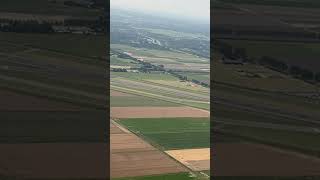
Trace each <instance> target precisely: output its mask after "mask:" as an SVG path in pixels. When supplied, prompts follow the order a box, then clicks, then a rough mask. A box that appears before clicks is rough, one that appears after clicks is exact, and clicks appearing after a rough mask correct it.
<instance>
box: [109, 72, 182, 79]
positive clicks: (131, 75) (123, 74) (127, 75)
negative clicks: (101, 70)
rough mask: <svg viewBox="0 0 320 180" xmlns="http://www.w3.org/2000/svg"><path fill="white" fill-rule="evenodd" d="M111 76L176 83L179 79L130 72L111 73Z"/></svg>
mask: <svg viewBox="0 0 320 180" xmlns="http://www.w3.org/2000/svg"><path fill="white" fill-rule="evenodd" d="M111 75H112V76H119V77H124V78H129V79H133V80H138V81H141V80H143V81H145V80H165V81H178V80H179V79H178V78H176V77H174V76H172V75H170V74H164V73H159V72H151V73H132V72H112V73H111Z"/></svg>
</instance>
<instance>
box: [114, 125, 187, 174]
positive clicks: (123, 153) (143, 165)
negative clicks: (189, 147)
mask: <svg viewBox="0 0 320 180" xmlns="http://www.w3.org/2000/svg"><path fill="white" fill-rule="evenodd" d="M110 128H111V129H110V132H111V134H110V146H111V155H110V156H111V177H112V178H118V177H133V176H146V175H155V174H167V173H177V172H183V171H186V169H185V168H184V167H182V166H181V165H180V164H178V163H177V162H175V161H174V160H172V159H171V158H170V157H168V156H167V155H165V154H164V153H162V152H160V151H158V150H157V149H155V148H154V147H152V146H151V145H150V144H148V143H146V142H145V141H143V140H141V139H140V138H139V137H137V136H136V135H134V134H132V133H130V132H125V131H126V130H125V129H121V128H119V127H117V126H116V125H114V124H111V125H110Z"/></svg>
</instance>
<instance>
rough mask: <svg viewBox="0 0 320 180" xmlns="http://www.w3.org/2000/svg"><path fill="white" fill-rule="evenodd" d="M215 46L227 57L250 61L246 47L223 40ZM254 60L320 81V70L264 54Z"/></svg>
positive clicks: (301, 76)
mask: <svg viewBox="0 0 320 180" xmlns="http://www.w3.org/2000/svg"><path fill="white" fill-rule="evenodd" d="M214 46H215V48H216V49H218V50H219V51H220V52H221V53H222V54H223V55H224V56H225V57H227V58H231V57H232V58H241V59H242V60H244V61H249V59H248V56H247V53H246V50H245V49H244V48H233V47H232V46H231V45H229V44H227V43H225V42H221V41H216V42H215V44H214ZM253 62H257V63H259V64H260V65H262V66H265V67H268V68H270V69H273V70H276V71H279V72H282V73H286V74H290V75H291V76H293V77H295V78H299V79H302V80H306V81H317V82H320V72H317V73H315V72H313V71H311V70H309V69H306V68H302V67H299V66H297V65H292V66H290V65H288V64H287V63H286V62H283V61H281V60H279V59H276V58H273V57H268V56H262V57H261V58H259V59H257V60H255V61H253Z"/></svg>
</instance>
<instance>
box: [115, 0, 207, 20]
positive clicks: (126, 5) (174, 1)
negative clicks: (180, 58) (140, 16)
mask: <svg viewBox="0 0 320 180" xmlns="http://www.w3.org/2000/svg"><path fill="white" fill-rule="evenodd" d="M110 5H111V8H118V9H123V10H133V11H138V12H143V13H152V14H157V15H161V16H166V17H168V16H172V17H173V18H178V19H185V20H198V21H201V22H206V23H209V22H210V0H196V1H194V0H110Z"/></svg>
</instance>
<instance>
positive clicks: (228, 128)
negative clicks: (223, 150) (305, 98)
mask: <svg viewBox="0 0 320 180" xmlns="http://www.w3.org/2000/svg"><path fill="white" fill-rule="evenodd" d="M223 129H224V131H225V132H228V133H231V134H233V135H238V136H240V137H243V138H245V139H246V138H248V140H249V141H257V142H260V143H265V144H271V145H275V146H280V147H284V148H288V149H292V150H298V151H302V152H305V153H309V154H314V155H317V156H319V155H320V142H319V138H320V135H319V134H315V133H303V132H294V131H286V130H274V129H267V128H254V127H244V126H232V125H225V126H224V128H223Z"/></svg>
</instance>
